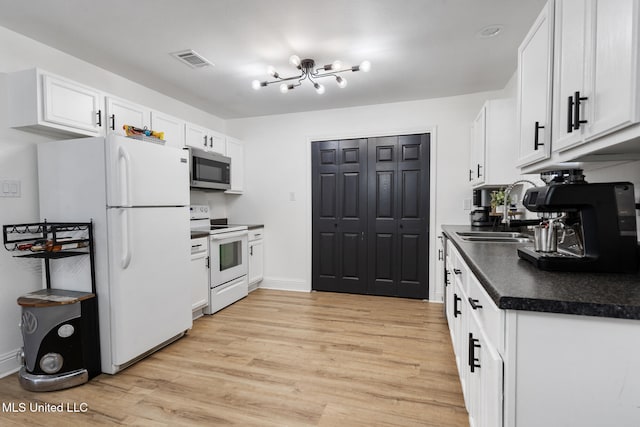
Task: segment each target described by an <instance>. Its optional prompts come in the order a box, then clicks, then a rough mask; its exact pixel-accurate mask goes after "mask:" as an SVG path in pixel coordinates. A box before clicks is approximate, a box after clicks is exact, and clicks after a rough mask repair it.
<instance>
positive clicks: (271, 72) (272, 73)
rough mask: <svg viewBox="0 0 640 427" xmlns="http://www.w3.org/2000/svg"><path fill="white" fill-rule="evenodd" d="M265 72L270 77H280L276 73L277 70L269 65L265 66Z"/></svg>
mask: <svg viewBox="0 0 640 427" xmlns="http://www.w3.org/2000/svg"><path fill="white" fill-rule="evenodd" d="M267 73H268V74H269V75H270V76H271V77H273V78H276V79H277V78H278V77H280V75H279V74H278V72H277V71H276V69H275V68H273V67H272V66H271V65H269V66H268V67H267Z"/></svg>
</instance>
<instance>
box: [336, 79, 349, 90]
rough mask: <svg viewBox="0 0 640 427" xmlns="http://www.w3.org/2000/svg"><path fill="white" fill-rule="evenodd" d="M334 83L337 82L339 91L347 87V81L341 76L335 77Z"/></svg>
mask: <svg viewBox="0 0 640 427" xmlns="http://www.w3.org/2000/svg"><path fill="white" fill-rule="evenodd" d="M336 82H338V87H339V88H340V89H344V88H345V87H347V79H345V78H344V77H342V76H336Z"/></svg>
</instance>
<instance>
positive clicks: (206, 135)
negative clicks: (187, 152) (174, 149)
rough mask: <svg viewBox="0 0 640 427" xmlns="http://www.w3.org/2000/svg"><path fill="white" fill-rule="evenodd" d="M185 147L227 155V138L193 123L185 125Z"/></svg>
mask: <svg viewBox="0 0 640 427" xmlns="http://www.w3.org/2000/svg"><path fill="white" fill-rule="evenodd" d="M185 145H187V146H188V147H192V148H199V149H201V150H205V151H213V152H214V153H218V154H222V155H223V156H224V155H227V137H226V136H225V135H224V134H221V133H220V132H216V131H213V130H211V129H207V128H204V127H202V126H198V125H194V124H193V123H187V124H186V125H185Z"/></svg>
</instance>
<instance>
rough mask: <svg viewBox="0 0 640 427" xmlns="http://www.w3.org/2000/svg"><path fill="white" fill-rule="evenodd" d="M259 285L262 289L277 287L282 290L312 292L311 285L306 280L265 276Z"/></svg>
mask: <svg viewBox="0 0 640 427" xmlns="http://www.w3.org/2000/svg"><path fill="white" fill-rule="evenodd" d="M258 287H259V288H260V289H276V290H280V291H297V292H311V286H309V284H308V283H307V282H305V281H304V280H292V279H281V278H277V277H265V278H264V279H263V280H262V282H260V284H259V286H258Z"/></svg>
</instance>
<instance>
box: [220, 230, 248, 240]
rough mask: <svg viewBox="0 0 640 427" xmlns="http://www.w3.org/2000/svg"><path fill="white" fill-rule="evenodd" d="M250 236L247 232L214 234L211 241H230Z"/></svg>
mask: <svg viewBox="0 0 640 427" xmlns="http://www.w3.org/2000/svg"><path fill="white" fill-rule="evenodd" d="M248 234H249V232H248V231H247V230H244V231H236V232H233V233H220V234H212V235H211V240H229V239H235V238H236V237H242V236H247V235H248Z"/></svg>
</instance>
